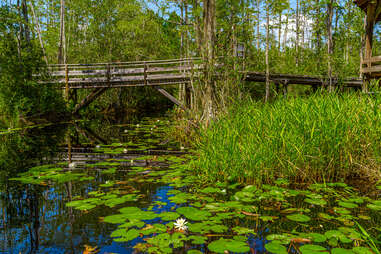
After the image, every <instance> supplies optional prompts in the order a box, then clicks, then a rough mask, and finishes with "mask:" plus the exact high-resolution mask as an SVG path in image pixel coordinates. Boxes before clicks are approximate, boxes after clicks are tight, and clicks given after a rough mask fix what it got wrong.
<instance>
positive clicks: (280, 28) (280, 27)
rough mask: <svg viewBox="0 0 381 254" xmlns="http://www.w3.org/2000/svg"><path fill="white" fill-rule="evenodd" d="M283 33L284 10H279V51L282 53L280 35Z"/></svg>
mask: <svg viewBox="0 0 381 254" xmlns="http://www.w3.org/2000/svg"><path fill="white" fill-rule="evenodd" d="M281 33H282V11H280V12H279V28H278V51H279V54H280V41H281V40H280V37H281Z"/></svg>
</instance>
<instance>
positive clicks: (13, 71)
mask: <svg viewBox="0 0 381 254" xmlns="http://www.w3.org/2000/svg"><path fill="white" fill-rule="evenodd" d="M0 19H1V20H6V21H8V22H6V23H3V24H2V26H0V37H1V40H0V72H1V75H0V114H3V116H4V117H5V118H7V119H8V120H10V121H12V120H17V119H18V117H20V116H21V117H30V116H33V115H35V114H42V113H47V112H51V111H55V112H64V111H65V106H64V103H63V99H62V96H60V95H58V91H57V90H55V89H52V87H48V86H43V85H41V84H38V82H37V79H38V77H37V76H38V75H44V73H45V70H44V63H43V61H42V53H41V50H40V47H39V46H38V44H37V41H36V40H30V41H28V40H27V39H26V38H21V40H20V39H18V38H17V36H19V35H18V34H17V33H18V31H17V29H18V28H19V25H18V24H17V23H16V22H17V21H19V20H18V16H17V15H16V13H15V12H13V11H11V10H10V9H8V8H6V7H1V8H0ZM24 29H25V28H24ZM60 98H61V99H60Z"/></svg>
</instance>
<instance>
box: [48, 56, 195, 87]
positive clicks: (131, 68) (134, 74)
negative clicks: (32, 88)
mask: <svg viewBox="0 0 381 254" xmlns="http://www.w3.org/2000/svg"><path fill="white" fill-rule="evenodd" d="M48 68H49V73H50V79H49V80H46V81H42V83H44V84H53V83H59V84H63V85H64V84H65V85H66V86H68V87H69V88H70V89H73V88H74V89H75V88H98V87H99V88H100V87H109V86H112V87H126V86H150V85H151V86H155V85H164V84H165V85H167V84H183V83H187V82H189V81H190V77H191V76H192V75H194V74H197V72H198V71H199V70H201V69H202V64H201V59H200V58H187V59H170V60H157V61H136V62H113V63H94V64H56V65H49V67H48Z"/></svg>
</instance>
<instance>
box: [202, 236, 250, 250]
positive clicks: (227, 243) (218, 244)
mask: <svg viewBox="0 0 381 254" xmlns="http://www.w3.org/2000/svg"><path fill="white" fill-rule="evenodd" d="M208 249H209V250H210V251H213V252H217V253H225V252H226V251H230V252H235V253H243V252H248V251H249V250H250V247H249V246H248V245H247V243H245V242H241V241H236V240H233V239H224V238H220V239H219V240H215V241H213V242H211V243H210V244H208Z"/></svg>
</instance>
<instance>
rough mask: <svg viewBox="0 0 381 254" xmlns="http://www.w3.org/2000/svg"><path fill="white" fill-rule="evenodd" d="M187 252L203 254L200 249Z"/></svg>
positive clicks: (188, 253)
mask: <svg viewBox="0 0 381 254" xmlns="http://www.w3.org/2000/svg"><path fill="white" fill-rule="evenodd" d="M187 254H202V252H201V251H199V250H188V251H187Z"/></svg>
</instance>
